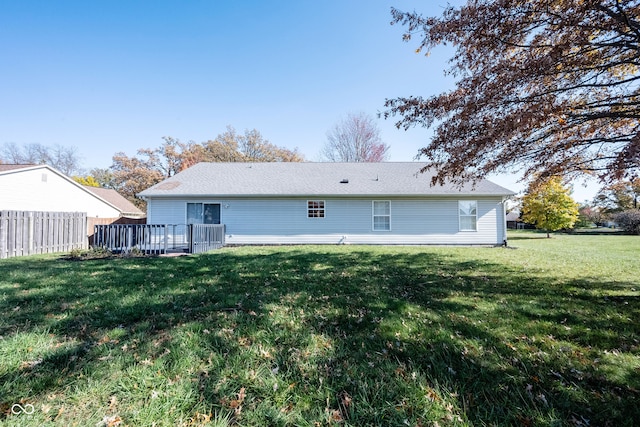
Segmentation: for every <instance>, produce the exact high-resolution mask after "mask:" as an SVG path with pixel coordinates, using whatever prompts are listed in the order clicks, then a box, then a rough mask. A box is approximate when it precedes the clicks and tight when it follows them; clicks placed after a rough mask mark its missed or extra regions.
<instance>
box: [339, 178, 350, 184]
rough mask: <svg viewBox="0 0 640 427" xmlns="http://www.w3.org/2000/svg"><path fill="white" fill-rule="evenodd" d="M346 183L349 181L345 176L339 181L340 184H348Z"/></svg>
mask: <svg viewBox="0 0 640 427" xmlns="http://www.w3.org/2000/svg"><path fill="white" fill-rule="evenodd" d="M348 183H349V180H348V179H346V178H345V179H343V180H342V181H340V184H348Z"/></svg>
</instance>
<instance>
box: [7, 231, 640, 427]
mask: <svg viewBox="0 0 640 427" xmlns="http://www.w3.org/2000/svg"><path fill="white" fill-rule="evenodd" d="M543 236H544V235H539V234H534V233H524V232H523V233H514V234H513V235H512V236H511V240H510V244H511V245H512V246H513V247H514V248H515V249H514V248H506V249H505V248H470V247H374V246H285V247H241V248H224V249H222V250H219V251H216V252H213V253H209V254H205V255H197V256H185V257H178V258H164V257H162V258H129V259H96V260H89V261H69V260H63V259H60V257H55V256H38V257H25V258H14V259H9V260H0V313H1V314H2V317H1V318H0V424H3V425H5V424H6V425H20V426H23V425H25V426H43V425H64V426H70V425H78V426H117V425H120V426H124V425H127V426H152V425H155V426H175V425H178V426H180V425H184V426H191V425H212V426H218V425H219V426H225V425H240V426H277V425H291V426H327V425H342V426H346V425H352V426H365V425H380V426H396V425H397V426H405V425H409V426H437V425H439V426H447V425H476V426H479V425H522V426H539V425H576V426H605V425H611V426H621V425H633V424H634V420H635V422H638V420H640V404H639V402H640V342H639V341H640V298H639V296H640V261H639V259H640V237H634V236H617V235H616V236H590V235H581V236H569V235H556V236H554V238H553V239H544V238H542V237H543ZM14 404H20V405H22V407H23V408H25V409H27V410H30V409H33V413H31V414H26V413H20V414H13V413H12V408H13V410H14V411H17V410H19V409H20V408H19V407H17V406H13V405H14ZM29 405H33V407H31V406H29Z"/></svg>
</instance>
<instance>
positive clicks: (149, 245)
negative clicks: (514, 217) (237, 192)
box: [93, 224, 225, 254]
mask: <svg viewBox="0 0 640 427" xmlns="http://www.w3.org/2000/svg"><path fill="white" fill-rule="evenodd" d="M224 233H225V232H224V225H223V224H110V225H96V226H95V230H94V239H93V246H95V247H102V248H106V249H109V250H110V251H112V252H116V253H130V252H131V251H134V250H138V251H140V252H142V253H145V254H165V253H168V252H189V253H201V252H206V251H209V250H212V249H218V248H220V247H222V246H224V237H225V236H224Z"/></svg>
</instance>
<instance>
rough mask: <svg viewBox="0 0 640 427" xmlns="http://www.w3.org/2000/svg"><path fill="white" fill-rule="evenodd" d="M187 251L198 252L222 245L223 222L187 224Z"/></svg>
mask: <svg viewBox="0 0 640 427" xmlns="http://www.w3.org/2000/svg"><path fill="white" fill-rule="evenodd" d="M188 230H189V233H188V236H189V252H190V253H192V254H199V253H201V252H207V251H210V250H213V249H220V248H221V247H223V246H224V234H225V227H224V224H189V226H188Z"/></svg>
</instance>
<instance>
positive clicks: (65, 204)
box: [0, 168, 120, 218]
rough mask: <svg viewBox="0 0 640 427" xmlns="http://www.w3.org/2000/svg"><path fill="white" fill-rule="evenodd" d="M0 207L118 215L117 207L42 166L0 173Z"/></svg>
mask: <svg viewBox="0 0 640 427" xmlns="http://www.w3.org/2000/svg"><path fill="white" fill-rule="evenodd" d="M0 210H16V211H43V212H86V213H87V216H88V217H98V218H117V217H119V216H120V212H119V211H118V210H117V209H115V208H113V207H111V206H109V205H108V204H106V203H105V202H103V201H102V200H100V199H98V198H97V197H95V196H93V195H92V194H90V193H89V192H87V191H85V190H83V189H82V188H80V187H78V186H76V185H74V184H73V183H71V182H69V181H68V180H67V179H65V178H63V177H61V176H60V175H58V174H57V173H54V172H52V171H51V170H49V169H44V168H43V169H34V170H17V171H15V172H12V173H7V174H3V175H0Z"/></svg>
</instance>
